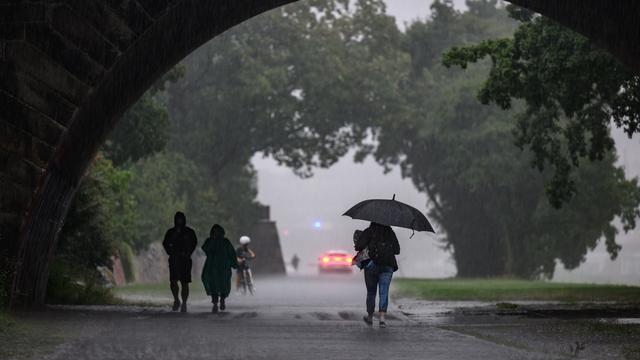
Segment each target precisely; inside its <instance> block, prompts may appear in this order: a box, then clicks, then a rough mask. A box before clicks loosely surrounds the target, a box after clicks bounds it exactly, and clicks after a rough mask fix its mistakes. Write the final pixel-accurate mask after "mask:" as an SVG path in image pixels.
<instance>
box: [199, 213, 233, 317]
mask: <svg viewBox="0 0 640 360" xmlns="http://www.w3.org/2000/svg"><path fill="white" fill-rule="evenodd" d="M202 250H203V251H204V253H205V254H206V255H207V260H206V261H205V263H204V268H203V269H202V283H203V284H204V288H205V290H206V291H207V295H209V296H211V302H212V303H213V308H212V309H211V312H213V313H217V312H218V300H220V310H224V309H225V308H226V304H225V299H226V298H227V296H229V292H231V268H234V269H237V268H238V259H236V251H235V249H234V248H233V246H232V245H231V242H230V241H229V239H227V238H226V237H224V229H223V228H222V226H220V225H218V224H215V225H213V227H212V228H211V233H210V236H209V238H208V239H207V240H206V241H205V242H204V244H203V245H202Z"/></svg>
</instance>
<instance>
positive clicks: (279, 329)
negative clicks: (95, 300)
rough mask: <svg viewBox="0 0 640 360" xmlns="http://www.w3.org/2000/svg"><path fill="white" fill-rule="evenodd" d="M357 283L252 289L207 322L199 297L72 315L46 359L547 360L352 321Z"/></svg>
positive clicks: (442, 333)
mask: <svg viewBox="0 0 640 360" xmlns="http://www.w3.org/2000/svg"><path fill="white" fill-rule="evenodd" d="M364 295H365V289H364V285H363V283H362V280H361V278H360V277H359V276H355V275H354V276H327V277H318V278H312V277H309V278H295V277H294V278H287V279H280V280H275V279H273V280H268V279H258V280H257V293H256V295H255V296H242V295H238V294H232V296H231V297H230V299H229V300H228V309H227V311H226V312H225V313H221V314H211V313H210V304H209V303H208V301H207V299H206V298H204V297H203V296H202V295H198V296H193V297H194V299H193V301H192V302H191V305H190V308H189V313H187V314H180V313H173V312H171V311H169V309H165V308H163V309H150V308H147V309H127V310H125V309H123V308H117V309H100V310H86V309H85V310H82V309H73V310H68V311H62V312H61V315H59V316H62V317H65V318H66V317H67V316H71V317H74V318H77V320H76V323H77V324H78V325H77V326H78V327H79V329H80V331H79V332H78V336H77V337H75V338H74V340H71V341H69V342H67V343H65V344H63V345H61V346H59V347H57V348H56V349H55V351H54V352H53V353H51V354H50V355H49V356H48V357H46V358H47V359H60V360H62V359H92V360H100V359H114V360H115V359H117V360H122V359H230V360H231V359H233V360H236V359H305V360H312V359H349V360H351V359H460V360H462V359H550V358H553V357H550V355H549V354H542V353H533V352H529V351H526V350H522V349H518V348H514V347H508V346H505V345H499V344H496V343H494V342H490V341H485V340H481V339H478V338H475V337H471V336H467V335H463V334H460V333H459V332H453V331H449V330H444V329H442V328H439V327H437V326H435V325H433V324H428V323H425V322H419V321H415V320H412V319H411V315H410V314H404V313H402V312H401V311H400V310H399V309H398V308H397V304H391V305H390V309H389V312H390V314H389V315H390V319H389V320H388V321H387V324H388V327H387V328H386V329H381V328H379V327H378V326H377V321H376V322H375V323H374V326H373V327H369V326H367V325H366V324H365V323H364V322H363V321H362V315H363V314H364Z"/></svg>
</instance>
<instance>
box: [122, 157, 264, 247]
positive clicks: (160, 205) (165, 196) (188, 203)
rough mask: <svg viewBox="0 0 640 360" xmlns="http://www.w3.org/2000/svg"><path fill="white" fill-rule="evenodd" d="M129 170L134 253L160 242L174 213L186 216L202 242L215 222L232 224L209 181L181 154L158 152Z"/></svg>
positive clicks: (199, 168) (198, 168)
mask: <svg viewBox="0 0 640 360" xmlns="http://www.w3.org/2000/svg"><path fill="white" fill-rule="evenodd" d="M131 171H132V174H133V177H132V181H131V195H132V196H133V197H134V198H135V199H136V207H135V212H136V214H138V216H137V217H136V221H135V224H134V225H133V227H134V228H135V229H136V233H138V236H137V237H136V238H135V239H134V241H133V242H132V243H131V245H132V246H133V248H134V249H135V250H141V249H145V248H146V247H147V246H148V245H149V244H150V243H152V242H154V241H155V242H157V241H162V239H163V238H164V234H165V232H166V230H167V229H168V228H170V227H172V226H173V215H174V214H175V212H176V211H183V212H185V213H186V215H187V224H188V225H189V226H191V227H193V228H194V229H195V230H196V232H197V234H198V237H199V238H201V239H202V238H204V237H205V236H206V235H207V234H208V233H209V229H210V228H211V226H212V225H213V223H214V221H219V222H223V223H225V224H227V223H231V222H232V221H231V219H229V216H228V215H227V213H226V211H227V210H226V208H225V207H223V205H221V203H220V201H219V200H218V195H217V194H218V192H217V189H215V188H214V187H213V186H212V185H213V184H212V182H210V181H209V179H208V178H207V177H206V176H205V174H204V173H203V171H202V170H201V167H199V166H197V165H196V164H195V163H194V162H192V161H190V160H187V159H186V158H185V156H184V155H182V154H179V153H173V152H162V153H158V154H155V155H153V156H150V157H148V158H146V159H144V160H141V161H139V162H138V163H136V164H134V165H133V167H132V168H131ZM252 199H253V198H252ZM230 205H231V206H233V204H230Z"/></svg>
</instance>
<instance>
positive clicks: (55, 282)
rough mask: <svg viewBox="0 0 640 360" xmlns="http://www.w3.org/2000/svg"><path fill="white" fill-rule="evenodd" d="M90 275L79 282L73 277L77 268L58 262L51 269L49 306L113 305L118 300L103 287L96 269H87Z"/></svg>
mask: <svg viewBox="0 0 640 360" xmlns="http://www.w3.org/2000/svg"><path fill="white" fill-rule="evenodd" d="M85 270H86V271H87V272H88V273H87V274H85V275H83V276H82V280H79V279H78V277H77V276H73V275H72V274H75V271H77V267H76V266H75V265H74V264H69V263H65V262H61V261H59V260H56V261H55V262H54V263H53V266H52V267H51V273H50V275H49V284H48V286H47V302H48V303H49V304H69V305H98V304H113V303H115V302H116V299H115V297H114V295H113V293H112V292H111V289H110V288H107V287H105V286H103V283H102V279H101V278H100V277H99V275H98V274H97V272H95V271H93V270H94V269H90V268H87V269H85Z"/></svg>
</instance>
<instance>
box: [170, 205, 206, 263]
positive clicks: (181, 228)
mask: <svg viewBox="0 0 640 360" xmlns="http://www.w3.org/2000/svg"><path fill="white" fill-rule="evenodd" d="M178 219H182V224H183V225H178ZM174 221H175V223H176V225H175V226H174V227H172V228H171V229H169V230H167V232H166V233H165V235H164V241H162V246H163V247H164V251H166V252H167V255H169V259H171V258H174V259H177V258H189V259H190V258H191V254H193V252H194V251H195V250H196V246H198V239H197V238H196V232H195V231H193V229H192V228H190V227H188V226H186V219H185V217H184V214H183V213H181V212H177V213H176V215H175V219H174Z"/></svg>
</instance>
